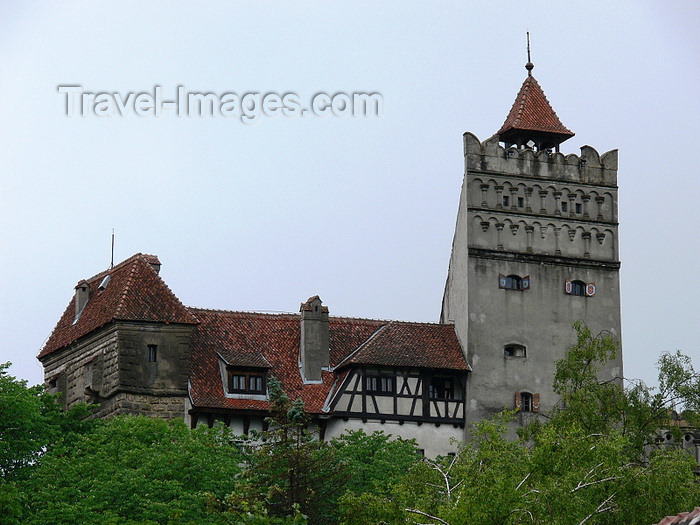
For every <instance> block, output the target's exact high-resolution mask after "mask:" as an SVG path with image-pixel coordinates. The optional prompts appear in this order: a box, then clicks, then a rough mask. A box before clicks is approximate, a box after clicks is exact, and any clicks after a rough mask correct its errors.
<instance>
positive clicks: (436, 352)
mask: <svg viewBox="0 0 700 525" xmlns="http://www.w3.org/2000/svg"><path fill="white" fill-rule="evenodd" d="M154 266H156V267H160V262H159V261H158V258H157V257H155V256H153V255H143V254H136V255H134V256H133V257H131V258H129V259H127V260H126V261H124V262H122V263H120V264H118V265H117V266H115V267H114V268H112V269H111V270H107V271H104V272H101V273H99V274H97V275H95V276H93V277H91V278H90V279H88V280H87V281H81V283H82V282H86V283H87V285H88V287H89V291H90V292H89V299H88V301H87V303H86V305H85V308H84V309H83V311H82V313H81V314H80V316H79V317H78V320H77V322H74V319H75V298H73V299H72V300H71V302H70V303H69V304H68V307H67V308H66V310H65V312H64V313H63V315H62V316H61V319H60V320H59V322H58V324H57V325H56V327H55V328H54V330H53V332H52V334H51V336H50V337H49V339H48V341H47V342H46V344H45V345H44V348H43V349H42V350H41V352H40V354H39V358H40V359H43V358H44V357H46V356H48V355H49V354H51V353H52V352H55V351H56V350H59V349H61V348H63V347H65V346H66V345H69V344H70V343H72V342H73V341H75V340H77V339H79V338H80V337H83V336H86V335H88V334H89V333H90V332H92V331H94V330H96V329H98V328H100V327H102V326H104V325H106V324H107V323H110V322H112V321H114V320H124V321H145V322H161V323H182V324H189V325H196V326H195V327H194V329H193V331H192V333H191V336H190V342H191V345H190V377H189V380H190V390H189V391H190V398H191V401H192V404H193V406H194V407H195V408H204V409H238V410H267V409H268V402H267V401H264V400H261V399H233V398H230V397H227V396H226V393H225V391H224V381H223V377H222V372H221V366H220V361H223V363H225V364H226V365H230V366H236V367H242V368H264V369H266V370H268V372H269V373H270V374H272V375H274V376H275V377H277V379H279V380H280V381H281V383H282V386H283V388H284V390H285V391H286V392H287V395H289V396H290V397H291V398H292V399H298V398H301V399H302V400H303V401H304V404H305V405H306V408H307V410H308V411H309V412H310V413H315V414H318V413H321V412H322V410H323V406H324V403H325V401H326V398H327V397H328V395H329V392H330V390H331V388H332V386H333V384H334V383H335V382H336V380H338V379H339V378H341V379H342V377H343V375H344V373H345V370H347V369H348V367H350V366H353V365H374V366H377V365H382V366H392V367H411V368H441V369H452V370H459V371H463V370H467V364H466V362H465V360H464V356H463V355H462V350H461V348H460V345H459V342H458V341H457V337H456V335H455V331H454V326H452V325H440V324H430V323H406V322H398V321H381V320H376V319H354V318H339V317H330V318H329V322H328V329H329V347H330V348H329V352H330V355H329V363H330V371H323V372H322V381H321V382H320V383H307V384H304V383H303V381H302V376H301V373H300V370H299V343H300V325H301V315H300V314H263V313H251V312H230V311H220V310H206V309H200V308H187V307H185V306H183V305H182V303H181V302H180V301H179V300H178V299H177V297H176V296H175V295H174V294H173V293H172V291H170V289H169V288H168V287H167V285H166V284H165V283H164V282H163V280H162V279H161V278H160V277H159V275H158V273H157V272H156V270H155V269H154ZM108 275H109V277H110V281H109V284H107V286H106V287H104V289H100V283H101V282H102V281H103V279H104V278H105V277H106V276H108ZM315 299H317V297H316V296H314V297H312V298H310V299H309V300H308V301H307V302H306V303H302V307H301V308H302V310H303V309H304V308H305V306H309V304H310V303H311V302H312V301H313V300H315ZM319 301H320V300H319ZM324 310H326V311H327V308H325V307H324ZM336 368H337V370H338V371H337V372H335V371H334V369H336Z"/></svg>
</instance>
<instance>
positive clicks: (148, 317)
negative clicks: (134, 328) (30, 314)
mask: <svg viewBox="0 0 700 525" xmlns="http://www.w3.org/2000/svg"><path fill="white" fill-rule="evenodd" d="M153 265H157V266H160V261H158V257H156V256H155V255H143V254H140V253H139V254H136V255H134V256H132V257H130V258H129V259H127V260H125V261H123V262H121V263H119V264H118V265H116V266H115V267H114V268H112V269H111V270H106V271H104V272H101V273H98V274H97V275H95V276H93V277H90V278H89V279H86V280H81V281H80V283H87V285H88V287H89V290H90V291H89V298H88V301H87V303H86V304H85V307H84V308H83V311H82V312H81V313H80V316H79V317H78V319H77V321H76V322H74V319H75V317H76V316H75V296H73V298H72V299H71V301H70V302H69V303H68V306H67V307H66V310H65V311H64V312H63V315H62V316H61V319H60V320H59V321H58V324H56V327H55V328H54V329H53V332H52V333H51V335H50V336H49V338H48V340H47V341H46V343H45V344H44V347H43V348H42V349H41V352H40V353H39V356H38V357H39V359H42V358H44V357H46V356H47V355H49V354H50V353H52V352H54V351H56V350H58V349H60V348H63V347H64V346H66V345H69V344H70V343H72V342H74V341H76V340H77V339H79V338H80V337H83V336H84V335H87V334H89V333H90V332H92V331H93V330H96V329H97V328H100V327H101V326H104V325H105V324H107V323H109V322H111V321H113V320H122V321H150V322H165V323H182V324H195V323H196V322H197V320H196V319H195V318H194V317H193V316H192V314H190V313H189V311H188V310H187V308H185V306H184V305H183V304H182V303H181V302H180V300H179V299H178V298H177V297H176V296H175V294H173V292H172V291H171V290H170V289H169V288H168V286H167V285H166V284H165V282H163V280H162V279H161V278H160V276H159V275H158V273H157V272H156V270H155V269H154V268H153ZM108 275H109V277H110V280H109V283H108V284H107V286H106V287H105V288H104V289H103V290H100V289H99V286H100V283H101V282H102V280H103V279H104V278H105V277H106V276H108Z"/></svg>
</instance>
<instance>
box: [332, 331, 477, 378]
mask: <svg viewBox="0 0 700 525" xmlns="http://www.w3.org/2000/svg"><path fill="white" fill-rule="evenodd" d="M351 364H354V365H355V364H356V365H383V366H396V367H412V368H445V369H450V370H467V369H468V368H467V363H466V362H465V360H464V355H463V354H462V349H461V348H460V346H459V341H458V340H457V334H455V330H454V326H452V325H445V324H442V325H440V324H427V323H405V322H398V321H391V322H390V323H389V324H387V325H385V326H383V327H382V328H381V329H380V330H378V331H377V332H376V334H375V335H374V336H373V337H372V338H370V339H369V340H368V341H366V342H365V343H364V344H363V345H362V346H361V347H360V348H358V350H357V351H356V352H354V353H353V354H352V355H350V356H348V358H347V359H346V360H344V361H343V362H342V364H341V365H342V366H345V365H351Z"/></svg>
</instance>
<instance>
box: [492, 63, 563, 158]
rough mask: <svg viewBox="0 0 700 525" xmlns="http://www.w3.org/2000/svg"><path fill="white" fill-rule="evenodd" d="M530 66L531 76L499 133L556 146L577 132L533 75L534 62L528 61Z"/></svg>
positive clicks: (512, 139)
mask: <svg viewBox="0 0 700 525" xmlns="http://www.w3.org/2000/svg"><path fill="white" fill-rule="evenodd" d="M526 67H527V69H528V75H527V78H526V79H525V81H524V82H523V85H522V86H521V88H520V91H519V92H518V95H517V97H515V102H513V107H512V108H511V109H510V113H508V116H507V117H506V120H505V122H504V123H503V125H502V126H501V129H499V130H498V133H497V134H498V135H499V139H500V140H501V141H502V142H506V143H508V142H510V143H519V142H521V141H522V142H521V143H523V144H524V143H526V142H527V140H533V141H534V142H535V143H536V144H538V146H539V147H556V146H558V145H559V144H560V143H562V142H564V141H565V140H567V139H569V138H571V137H573V136H574V133H573V132H572V131H571V130H570V129H568V128H567V127H565V126H564V125H563V124H562V123H561V121H560V120H559V117H558V116H557V114H556V113H555V111H554V109H552V106H551V104H550V103H549V101H548V100H547V97H546V96H545V94H544V91H542V88H541V87H540V85H539V83H538V82H537V80H536V79H535V77H534V76H532V67H533V66H532V64H531V63H529V62H528V64H527V66H526ZM519 139H520V140H519ZM525 139H527V140H525Z"/></svg>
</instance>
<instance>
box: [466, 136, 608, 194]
mask: <svg viewBox="0 0 700 525" xmlns="http://www.w3.org/2000/svg"><path fill="white" fill-rule="evenodd" d="M464 157H465V167H466V169H467V170H468V171H471V172H473V171H480V172H484V173H502V174H505V175H511V176H514V177H528V178H540V179H545V180H558V181H571V182H577V183H584V184H595V185H603V186H612V187H616V186H617V150H616V149H614V150H611V151H608V152H606V153H604V154H603V155H600V154H598V152H597V151H596V150H595V148H592V147H590V146H583V147H582V148H581V154H580V155H575V154H573V153H571V154H568V155H564V154H563V153H558V152H551V151H547V150H541V151H535V150H532V149H529V148H526V149H518V148H515V147H511V148H507V149H506V148H504V147H503V146H502V145H501V144H500V143H499V141H498V136H497V135H494V136H492V137H491V138H489V139H486V140H485V141H484V142H480V141H479V139H478V138H477V137H476V136H475V135H473V134H472V133H469V132H467V133H465V134H464Z"/></svg>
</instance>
